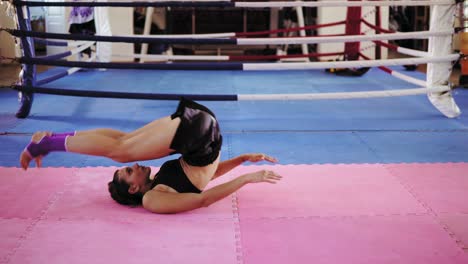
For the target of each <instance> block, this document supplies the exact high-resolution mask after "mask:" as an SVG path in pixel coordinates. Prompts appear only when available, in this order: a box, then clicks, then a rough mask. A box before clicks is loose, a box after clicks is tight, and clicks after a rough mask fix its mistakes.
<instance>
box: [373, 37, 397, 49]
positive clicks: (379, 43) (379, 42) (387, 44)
mask: <svg viewBox="0 0 468 264" xmlns="http://www.w3.org/2000/svg"><path fill="white" fill-rule="evenodd" d="M373 42H374V43H375V44H377V45H379V46H382V47H385V48H387V49H390V50H395V51H396V50H397V49H398V46H397V45H393V44H390V43H386V42H383V41H381V40H374V41H373Z"/></svg>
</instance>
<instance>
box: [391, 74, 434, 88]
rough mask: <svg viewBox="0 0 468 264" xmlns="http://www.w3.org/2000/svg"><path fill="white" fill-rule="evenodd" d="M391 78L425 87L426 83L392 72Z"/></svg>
mask: <svg viewBox="0 0 468 264" xmlns="http://www.w3.org/2000/svg"><path fill="white" fill-rule="evenodd" d="M392 76H394V77H396V78H398V79H400V80H403V81H407V82H409V83H412V84H415V85H419V86H426V81H425V80H420V79H416V78H414V77H411V76H408V75H406V74H403V73H400V72H397V71H393V70H392Z"/></svg>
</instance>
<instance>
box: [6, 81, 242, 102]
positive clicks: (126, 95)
mask: <svg viewBox="0 0 468 264" xmlns="http://www.w3.org/2000/svg"><path fill="white" fill-rule="evenodd" d="M11 88H12V89H14V90H17V91H22V92H29V93H42V94H54V95H64V96H78V97H97V98H118V99H144V100H180V99H181V98H187V99H190V100H197V101H237V95H235V94H226V95H222V94H220V95H210V94H206V95H205V94H147V93H124V92H105V91H89V90H68V89H54V88H45V87H35V86H19V85H14V86H12V87H11Z"/></svg>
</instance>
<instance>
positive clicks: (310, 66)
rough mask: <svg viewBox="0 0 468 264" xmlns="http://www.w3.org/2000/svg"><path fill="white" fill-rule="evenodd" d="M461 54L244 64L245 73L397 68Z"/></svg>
mask: <svg viewBox="0 0 468 264" xmlns="http://www.w3.org/2000/svg"><path fill="white" fill-rule="evenodd" d="M459 57H460V55H459V54H451V55H447V56H439V57H431V58H405V59H392V60H365V61H327V62H302V63H301V62H292V63H281V64H279V63H244V64H243V70H244V71H265V70H317V69H327V68H359V67H377V66H397V65H409V64H425V63H437V62H448V61H455V60H457V59H458V58H459Z"/></svg>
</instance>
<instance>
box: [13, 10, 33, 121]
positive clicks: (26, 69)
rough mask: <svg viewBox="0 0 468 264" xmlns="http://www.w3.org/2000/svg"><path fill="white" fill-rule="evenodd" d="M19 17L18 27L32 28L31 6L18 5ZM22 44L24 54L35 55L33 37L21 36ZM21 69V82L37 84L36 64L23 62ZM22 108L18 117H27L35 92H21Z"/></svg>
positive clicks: (27, 56)
mask: <svg viewBox="0 0 468 264" xmlns="http://www.w3.org/2000/svg"><path fill="white" fill-rule="evenodd" d="M16 13H17V19H18V27H19V29H20V30H31V22H30V20H29V8H28V7H25V6H19V5H17V6H16ZM20 39H21V46H22V49H21V50H22V52H23V56H24V57H26V58H32V57H33V56H34V42H33V38H31V37H21V38H20ZM22 68H23V69H22V71H21V75H20V78H21V84H22V85H25V86H35V83H36V65H33V64H27V63H25V64H23V67H22ZM18 95H19V99H20V108H19V109H18V111H17V112H16V117H17V118H26V117H28V115H29V112H30V111H31V106H32V103H33V100H34V93H29V92H19V93H18Z"/></svg>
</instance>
